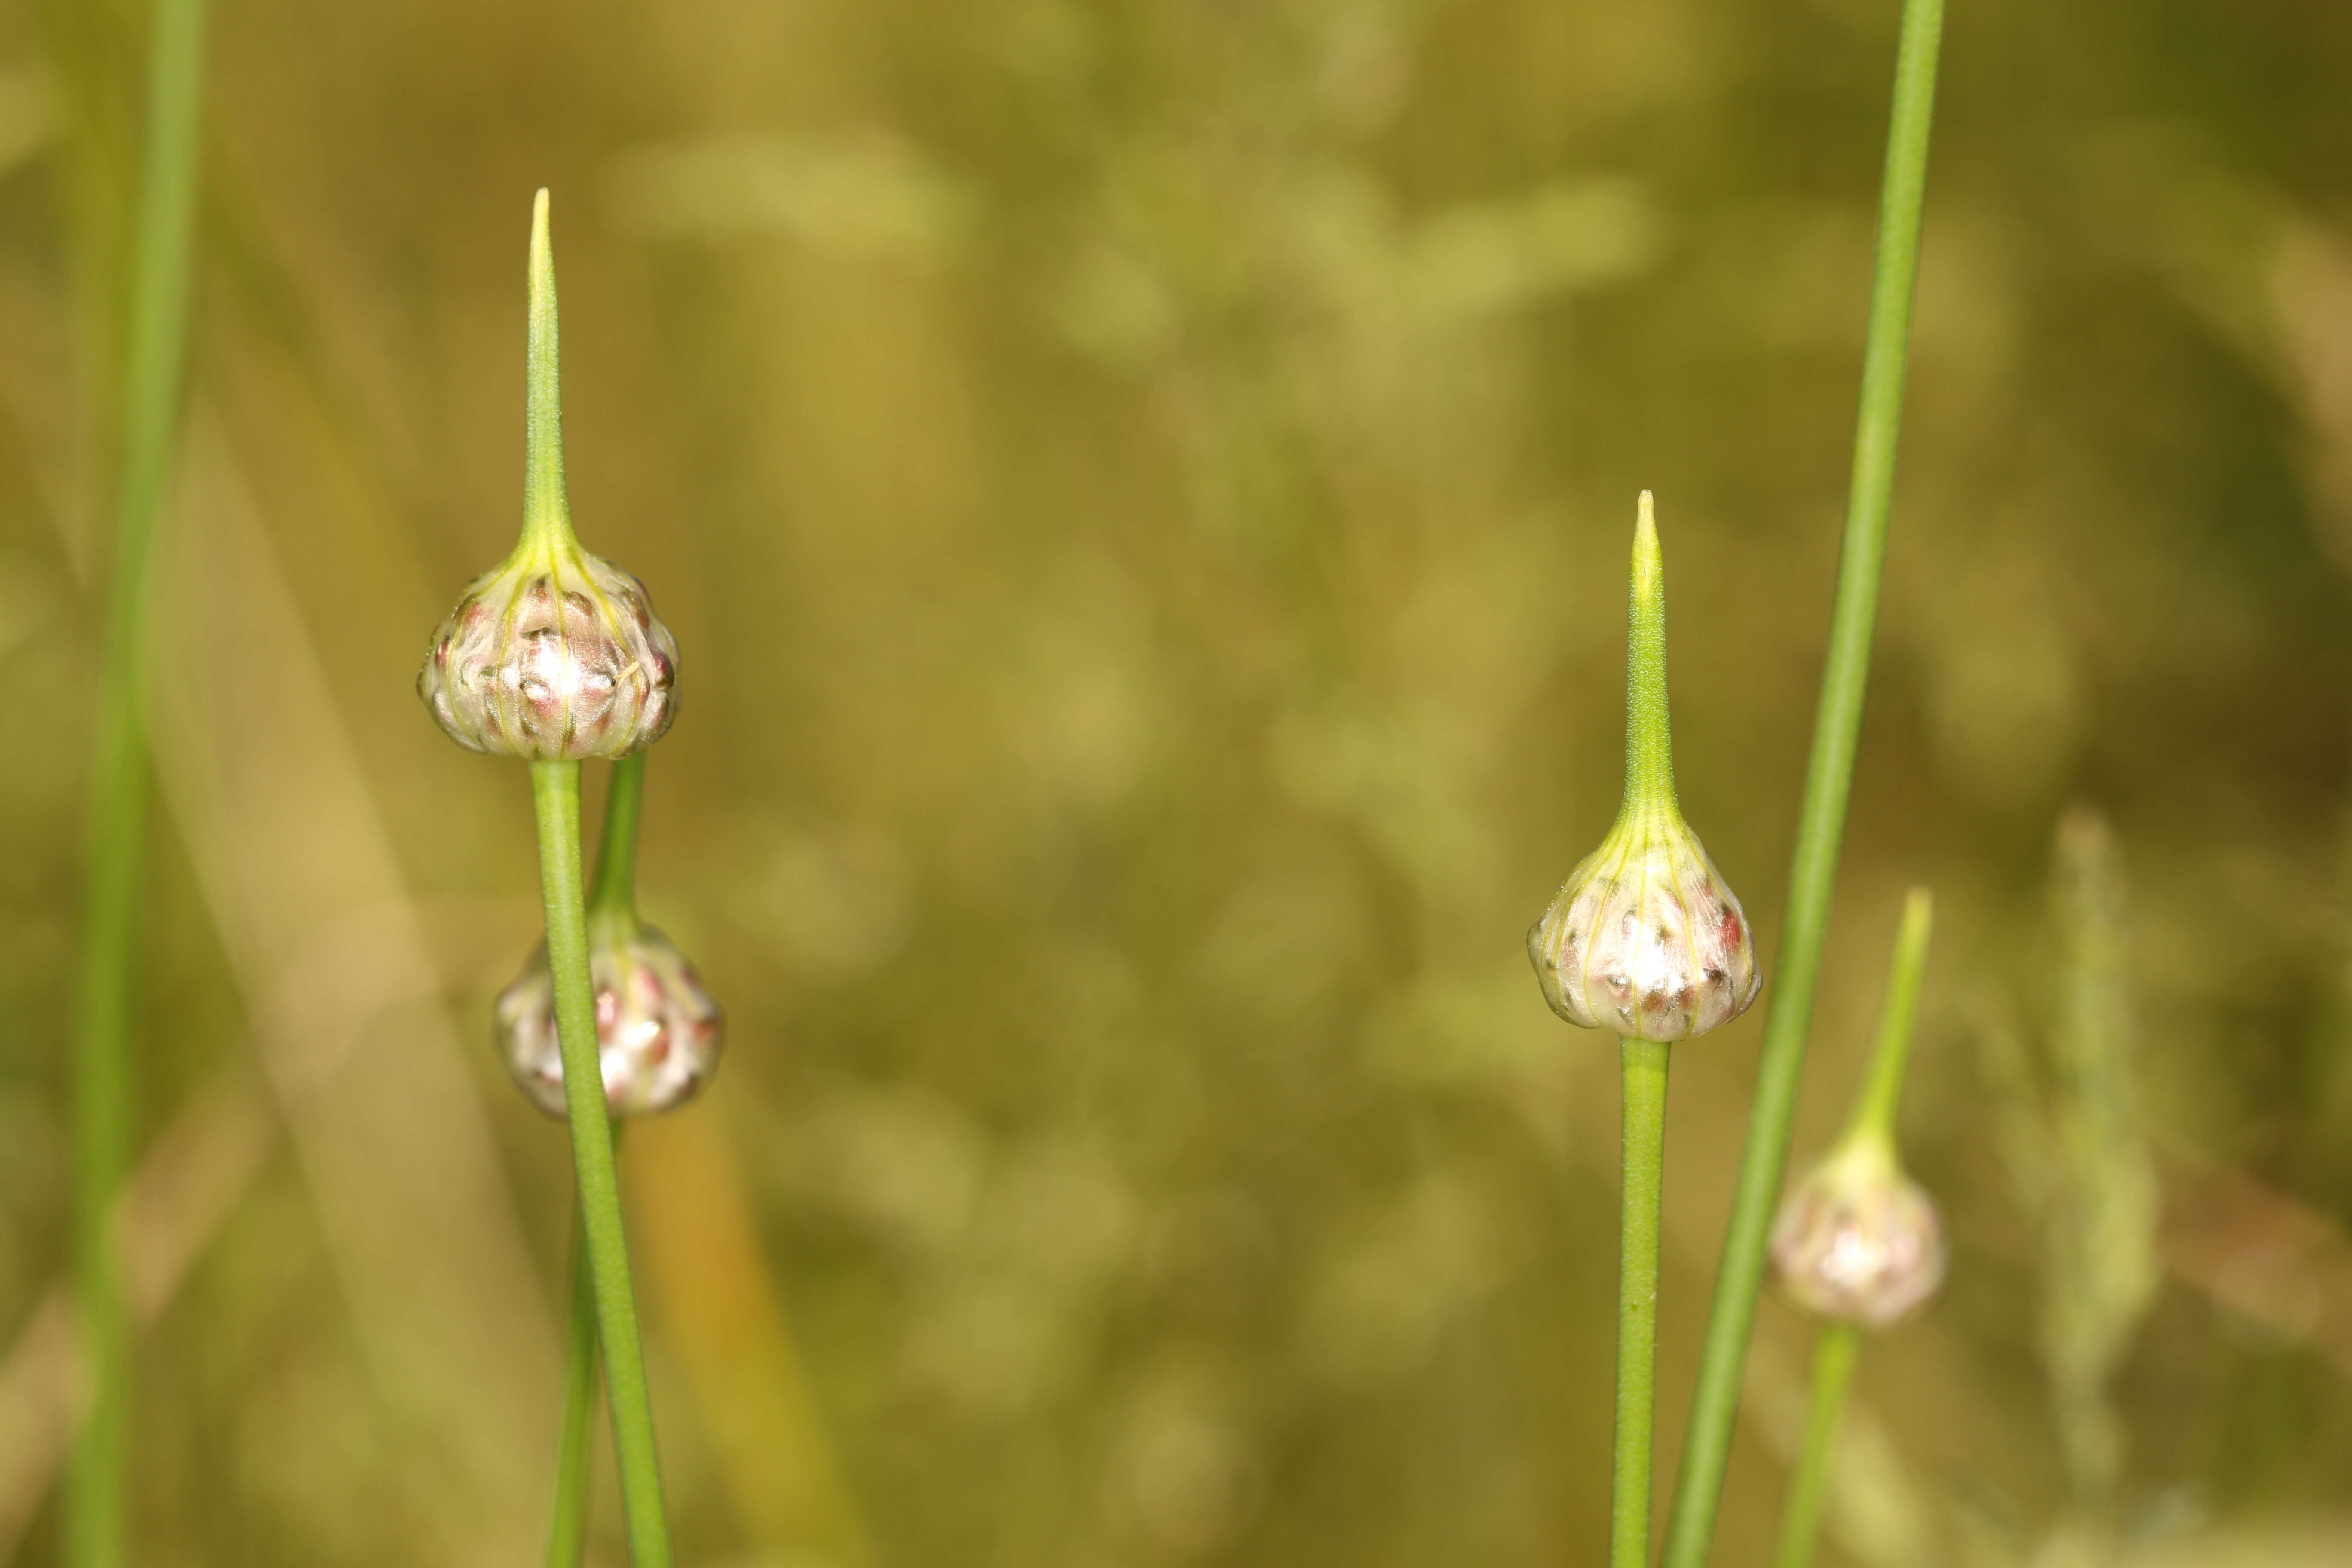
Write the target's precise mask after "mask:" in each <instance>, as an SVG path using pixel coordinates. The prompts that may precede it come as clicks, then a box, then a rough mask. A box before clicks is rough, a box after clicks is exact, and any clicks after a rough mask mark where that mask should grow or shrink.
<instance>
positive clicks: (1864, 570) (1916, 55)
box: [1664, 0, 1944, 1568]
mask: <svg viewBox="0 0 2352 1568" xmlns="http://www.w3.org/2000/svg"><path fill="white" fill-rule="evenodd" d="M1943 26H1944V5H1943V0H1904V5H1903V22H1902V36H1901V41H1900V42H1899V43H1898V45H1897V47H1896V51H1895V93H1894V110H1893V115H1892V120H1891V122H1890V124H1889V127H1888V131H1887V142H1886V170H1885V183H1884V184H1883V186H1882V188H1881V192H1880V197H1879V212H1878V258H1877V264H1876V271H1875V274H1874V278H1873V279H1872V282H1871V294H1870V326H1869V336H1868V340H1867V343H1866V346H1865V348H1864V354H1863V368H1862V407H1861V413H1860V416H1859V418H1858V420H1857V422H1856V425H1855V429H1854V447H1853V489H1852V492H1851V494H1850V496H1849V499H1848V502H1847V510H1846V524H1845V540H1844V546H1843V552H1842V554H1841V556H1840V559H1839V563H1838V583H1837V594H1836V598H1835V600H1834V602H1833V604H1832V608H1831V611H1830V640H1829V650H1828V655H1827V658H1826V661H1825V664H1824V668H1823V669H1822V697H1821V707H1820V709H1819V711H1818V712H1817V714H1816V716H1815V719H1814V724H1813V746H1812V756H1811V761H1810V763H1808V764H1807V767H1806V772H1805V790H1804V797H1803V803H1802V805H1801V807H1800V810H1799V815H1798V822H1797V843H1796V849H1795V853H1794V856H1793V857H1792V865H1791V867H1790V877H1789V902H1788V909H1787V913H1786V915H1785V916H1784V918H1783V921H1782V927H1781V937H1780V959H1779V963H1777V965H1776V966H1775V969H1774V973H1773V984H1772V987H1771V1000H1770V1003H1769V1012H1768V1013H1767V1015H1766V1017H1765V1021H1764V1045H1763V1056H1762V1060H1761V1062H1760V1063H1759V1067H1758V1068H1757V1075H1756V1097H1755V1103H1754V1108H1753V1110H1752V1111H1751V1113H1750V1116H1749V1121H1748V1146H1747V1150H1746V1152H1745V1154H1744V1155H1743V1156H1742V1160H1741V1164H1740V1172H1739V1184H1738V1190H1737V1192H1736V1193H1735V1194H1734V1196H1733V1199H1732V1209H1731V1221H1730V1225H1729V1226H1728V1228H1727V1233H1726V1235H1725V1237H1724V1243H1723V1259H1722V1263H1721V1266H1720V1267H1719V1268H1718V1269H1717V1273H1716V1281H1715V1301H1714V1305H1713V1307H1712V1309H1711V1310H1710V1311H1709V1314H1708V1318H1707V1329H1706V1348H1705V1350H1704V1351H1703V1352H1702V1354H1701V1359H1700V1363H1699V1376H1698V1387H1697V1392H1696V1395H1695V1397H1694V1399H1693V1401H1692V1407H1691V1421H1690V1426H1689V1430H1688V1433H1687V1436H1686V1437H1685V1442H1684V1446H1683V1463H1682V1471H1681V1474H1680V1475H1679V1476H1678V1477H1677V1479H1676V1484H1675V1505H1674V1512H1673V1516H1672V1519H1671V1521H1670V1522H1669V1524H1668V1527H1667V1532H1666V1551H1665V1558H1664V1563H1665V1568H1704V1564H1705V1563H1706V1558H1707V1552H1708V1549H1709V1547H1710V1545H1711V1544H1712V1542H1713V1540H1714V1535H1715V1515H1716V1508H1717V1503H1718V1502H1719V1501H1720V1500H1721V1499H1722V1495H1723V1475H1724V1469H1725V1467H1726V1465H1727V1462H1728V1460H1729V1458H1730V1453H1731V1434H1732V1426H1733V1423H1734V1421H1735V1419H1736V1418H1737V1416H1738V1410H1739V1385H1740V1379H1741V1374H1742V1372H1743V1370H1744V1368H1745V1366H1746V1363H1747V1358H1748V1335H1749V1333H1750V1331H1752V1330H1753V1328H1754V1326H1755V1320H1756V1297H1757V1292H1758V1291H1759V1289H1760V1288H1761V1287H1762V1285H1763V1280H1764V1255H1765V1247H1766V1243H1767V1241H1768V1239H1769V1232H1770V1228H1771V1223H1772V1209H1773V1205H1774V1204H1775V1203H1776V1202H1777V1201H1778V1198H1779V1194H1780V1179H1781V1176H1782V1173H1783V1172H1784V1171H1785V1169H1786V1167H1787V1164H1788V1159H1789V1134H1790V1123H1791V1121H1792V1120H1793V1118H1794V1116H1795V1114H1796V1106H1797V1087H1798V1083H1799V1080H1800V1079H1801V1077H1802V1075H1803V1071H1804V1065H1805V1042H1806V1036H1807V1034H1808V1032H1809V1030H1810V1029H1811V1024H1812V1014H1813V990H1814V985H1815V983H1816V981H1817V980H1818V979H1819V977H1820V973H1821V963H1822V934H1823V931H1824V930H1825V928H1826V927H1827V925H1828V923H1829V911H1830V900H1831V895H1832V890H1833V888H1834V884H1835V882H1836V879H1837V863H1838V850H1839V847H1840V844H1841V841H1842V840H1843V837H1844V834H1845V813H1846V802H1847V798H1848V795H1850V794H1851V792H1852V789H1853V760H1854V752H1855V748H1856V746H1857V744H1858V742H1859V739H1860V735H1861V730H1862V709H1863V697H1864V690H1865V689H1866V688H1867V686H1868V684H1869V677H1870V645H1871V636H1872V632H1873V629H1874V626H1875V625H1876V622H1877V618H1878V585H1879V576H1880V572H1881V568H1882V567H1883V565H1884V563H1885V555H1886V521H1887V513H1888V510H1889V507H1890V505H1891V502H1892V499H1893V494H1894V488H1895V447H1896V440H1897V437H1898V435H1899V433H1900V430H1901V426H1902V416H1903V382H1904V371H1905V366H1906V361H1907V359H1908V357H1909V349H1910V334H1911V300H1912V291H1913V287H1914V284H1915V283H1916V279H1917V276H1918V264H1919V229H1920V216H1921V213H1922V210H1923V208H1924V206H1925V204H1926V198H1927V134H1928V128H1929V124H1930V121H1931V120H1932V119H1933V114H1934V109H1935V99H1936V59H1937V50H1938V47H1939V46H1940V43H1941V41H1942V36H1943Z"/></svg>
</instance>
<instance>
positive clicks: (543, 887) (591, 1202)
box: [530, 763, 670, 1568]
mask: <svg viewBox="0 0 2352 1568" xmlns="http://www.w3.org/2000/svg"><path fill="white" fill-rule="evenodd" d="M530 783H531V797H532V804H533V805H534V807H535V808H536V810H537V814H538V817H539V883H540V894H541V902H542V903H543V904H544V905H545V908H546V917H547V962H548V966H549V968H550V970H551V972H552V973H553V974H554V976H555V1029H556V1037H557V1039H558V1041H559V1042H560V1043H561V1045H562V1049H563V1099H564V1105H565V1109H566V1110H567V1112H568V1114H569V1116H570V1119H571V1122H572V1171H573V1173H574V1175H575V1177H576V1178H577V1180H578V1183H579V1205H580V1220H581V1226H582V1230H583V1236H584V1238H585V1240H586V1242H587V1254H588V1268H589V1273H590V1277H591V1279H592V1282H593V1285H594V1287H595V1296H596V1323H597V1338H598V1341H599V1342H600V1344H601V1346H602V1348H603V1351H604V1382H605V1388H606V1392H607V1396H608V1398H609V1401H610V1403H611V1405H612V1411H613V1449H614V1457H615V1458H617V1459H618V1461H619V1464H620V1471H621V1504H622V1507H623V1509H624V1510H625V1512H626V1515H627V1519H628V1527H629V1560H630V1562H631V1563H634V1564H635V1568H669V1561H670V1549H669V1521H668V1519H667V1516H666V1514H665V1512H664V1510H663V1507H662V1486H661V1463H660V1459H659V1457H658V1456H657V1454H656V1450H655V1446H654V1409H653V1396H652V1394H651V1392H650V1390H649V1389H648V1388H647V1386H646V1360H645V1352H644V1349H643V1347H642V1346H641V1345H640V1343H639V1342H638V1337H637V1302H636V1291H635V1287H634V1286H633V1285H632V1284H631V1282H630V1279H629V1247H628V1238H627V1237H626V1234H625V1231H624V1229H623V1226H622V1222H621V1189H620V1183H619V1180H618V1177H617V1176H616V1174H615V1172H614V1163H613V1127H612V1122H611V1121H610V1120H609V1119H608V1118H607V1116H606V1113H605V1109H604V1071H603V1066H602V1063H601V1061H600V1059H599V1053H598V1050H597V1045H596V998H595V991H594V987H593V983H592V982H591V980H590V978H589V973H588V906H587V900H586V897H585V890H584V888H583V879H582V876H581V866H580V764H579V763H531V764H530Z"/></svg>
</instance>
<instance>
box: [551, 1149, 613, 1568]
mask: <svg viewBox="0 0 2352 1568" xmlns="http://www.w3.org/2000/svg"><path fill="white" fill-rule="evenodd" d="M617 1133H618V1130H617V1129H615V1134H616V1136H615V1144H616V1150H615V1152H617V1143H618V1138H617ZM595 1408H596V1280H595V1276H594V1275H593V1274H592V1273H591V1272H590V1271H589V1268H588V1234H587V1229H586V1227H585V1226H583V1224H582V1223H581V1219H580V1214H579V1209H578V1205H574V1206H573V1210H572V1312H571V1322H570V1324H569V1326H568V1328H567V1329H566V1331H565V1333H564V1340H563V1435H562V1437H561V1438H560V1439H559V1440H558V1442H557V1444H556V1449H555V1507H554V1509H553V1510H552V1512H551V1514H550V1515H549V1517H548V1524H547V1568H580V1559H581V1555H582V1553H583V1552H585V1551H586V1550H587V1547H588V1460H589V1451H590V1446H589V1424H590V1422H591V1420H592V1419H593V1416H594V1415H595Z"/></svg>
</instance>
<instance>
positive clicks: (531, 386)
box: [523, 186, 577, 548]
mask: <svg viewBox="0 0 2352 1568" xmlns="http://www.w3.org/2000/svg"><path fill="white" fill-rule="evenodd" d="M526 342H527V347H526V350H525V355H526V359H525V385H526V388H527V390H526V393H525V397H524V408H525V419H524V437H523V443H524V449H523V465H524V472H525V475H526V478H525V480H524V501H523V543H524V545H526V546H528V545H530V543H531V542H533V541H534V540H537V541H539V542H541V543H546V542H559V543H562V544H566V545H571V546H572V547H573V548H577V544H576V542H575V541H573V539H572V519H571V512H570V509H569V508H568V507H567V506H566V504H565V502H564V499H563V404H562V385H561V376H560V374H559V373H558V359H559V354H558V350H557V331H556V312H555V247H554V244H553V242H552V241H551V240H550V239H549V237H548V226H547V191H546V189H545V187H543V186H542V187H541V190H540V192H539V194H538V195H536V196H534V197H533V198H532V199H531V204H530V319H529V327H528V331H527V339H526Z"/></svg>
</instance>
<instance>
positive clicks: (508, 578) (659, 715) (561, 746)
mask: <svg viewBox="0 0 2352 1568" xmlns="http://www.w3.org/2000/svg"><path fill="white" fill-rule="evenodd" d="M676 680H677V643H675V642H674V641H672V640H671V638H670V635H669V628H668V627H667V626H663V625H662V624H661V622H660V620H659V619H657V618H656V616H655V615H654V612H653V605H652V604H651V603H650V602H649V601H648V600H647V598H646V588H645V584H642V583H640V582H638V581H637V580H636V578H635V577H633V576H631V575H630V574H628V573H626V572H624V571H623V570H621V568H619V567H618V566H615V565H614V564H613V563H611V562H609V561H605V560H603V559H602V558H600V557H598V556H594V555H591V554H589V553H588V552H585V551H583V550H582V549H580V548H579V547H578V546H577V545H576V544H575V545H572V546H571V547H570V548H569V549H565V548H562V545H561V544H560V543H551V544H548V545H545V546H542V547H540V548H533V547H532V545H531V542H529V541H526V542H525V544H524V547H523V548H521V549H520V550H518V551H516V552H515V553H514V554H513V555H512V556H510V557H509V558H508V560H507V562H506V563H505V564H504V565H502V566H500V567H499V569H498V570H496V571H495V572H492V573H490V574H488V575H487V576H483V577H478V578H477V579H475V581H474V582H473V583H472V584H470V585H469V586H468V587H467V589H466V595H465V597H464V598H462V599H460V600H458V601H457V608H456V609H454V610H452V611H450V612H449V614H448V616H447V617H446V619H444V620H443V621H442V623H441V626H440V627H439V629H438V630H436V632H435V633H434V634H433V647H432V651H431V652H430V653H428V654H427V655H426V656H425V668H423V669H421V670H419V671H418V672H417V676H416V694H417V695H418V696H419V697H422V698H423V699H424V700H425V706H426V707H428V708H430V709H432V710H433V717H434V718H435V719H436V720H438V721H440V724H441V728H442V729H443V730H444V731H446V732H447V734H448V736H449V738H450V739H451V740H453V741H455V742H457V743H458V744H459V745H461V746H464V747H466V748H467V750H468V751H475V752H497V753H499V754H500V755H503V756H509V757H521V758H524V759H526V760H528V761H530V762H535V763H553V762H573V761H577V760H578V759H580V758H583V757H625V756H627V755H628V754H629V753H630V752H635V751H640V750H642V749H644V748H645V747H646V746H648V745H651V744H652V743H653V742H655V741H656V740H658V739H659V738H660V737H661V733H662V731H665V730H667V729H668V728H669V721H670V718H671V715H672V714H673V713H674V712H675V711H676V707H675V703H674V702H673V700H672V696H671V687H672V685H673V683H674V682H675V681H676Z"/></svg>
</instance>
